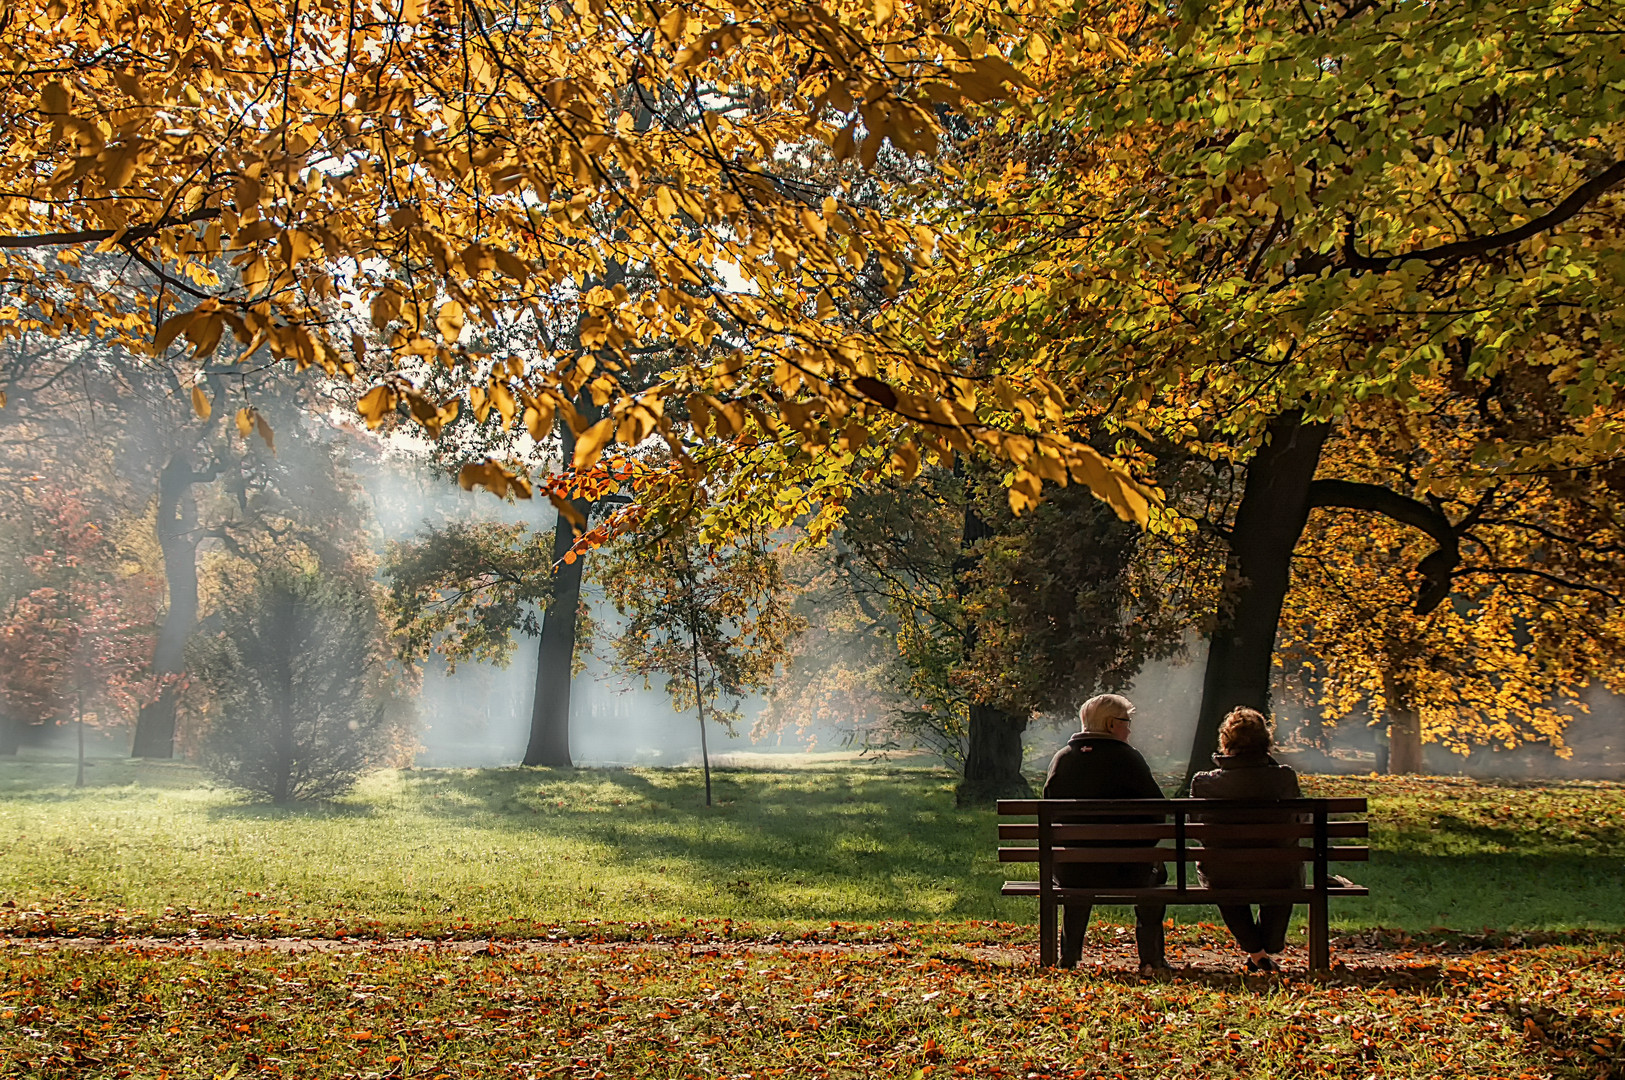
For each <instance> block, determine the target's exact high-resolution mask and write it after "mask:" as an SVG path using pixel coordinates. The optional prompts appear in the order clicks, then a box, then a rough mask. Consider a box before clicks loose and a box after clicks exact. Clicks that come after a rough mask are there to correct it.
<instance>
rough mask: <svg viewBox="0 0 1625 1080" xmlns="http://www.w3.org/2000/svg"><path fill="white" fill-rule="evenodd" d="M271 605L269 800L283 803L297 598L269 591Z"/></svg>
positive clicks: (287, 784) (290, 754) (290, 751)
mask: <svg viewBox="0 0 1625 1080" xmlns="http://www.w3.org/2000/svg"><path fill="white" fill-rule="evenodd" d="M271 603H272V604H274V605H275V608H274V609H273V611H272V617H271V619H269V620H267V622H268V625H269V626H270V628H271V635H272V642H273V644H272V649H273V652H272V656H273V657H274V660H273V665H274V667H273V670H272V673H271V677H272V678H273V679H274V680H275V684H274V685H275V686H276V687H277V690H278V691H279V692H278V694H277V703H276V717H275V720H274V723H275V724H276V766H275V768H276V775H275V777H273V779H272V785H271V800H272V801H273V802H275V803H276V804H277V805H278V806H286V805H287V804H288V803H289V802H291V801H292V800H293V769H294V758H295V756H296V754H297V746H298V739H297V738H296V737H295V736H296V735H297V733H296V732H295V731H294V722H295V717H294V701H293V655H292V650H293V630H294V623H295V621H296V620H297V611H296V607H297V602H296V601H295V600H294V598H293V597H292V596H291V595H289V594H288V593H286V592H283V591H282V590H277V591H276V592H275V593H273V594H272V600H271Z"/></svg>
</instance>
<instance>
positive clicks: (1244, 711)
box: [1219, 705, 1270, 754]
mask: <svg viewBox="0 0 1625 1080" xmlns="http://www.w3.org/2000/svg"><path fill="white" fill-rule="evenodd" d="M1269 748H1270V722H1269V721H1268V720H1266V719H1265V718H1264V714H1263V713H1261V712H1259V711H1258V710H1257V709H1249V708H1248V707H1247V706H1245V705H1238V706H1237V707H1236V708H1234V709H1231V710H1230V715H1228V716H1226V717H1225V718H1224V723H1222V724H1220V725H1219V752H1220V753H1222V754H1248V753H1252V754H1261V753H1264V752H1265V751H1267V750H1268V749H1269Z"/></svg>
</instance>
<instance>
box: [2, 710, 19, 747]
mask: <svg viewBox="0 0 1625 1080" xmlns="http://www.w3.org/2000/svg"><path fill="white" fill-rule="evenodd" d="M22 744H23V726H22V724H21V723H19V722H18V721H16V720H15V719H13V718H12V717H11V716H9V715H7V714H6V713H3V712H0V757H16V756H17V751H18V750H19V749H20V748H21V747H22Z"/></svg>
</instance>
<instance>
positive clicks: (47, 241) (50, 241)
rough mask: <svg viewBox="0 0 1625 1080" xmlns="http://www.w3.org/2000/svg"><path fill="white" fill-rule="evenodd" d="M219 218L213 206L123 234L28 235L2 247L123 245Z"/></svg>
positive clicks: (4, 239) (1, 242)
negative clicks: (116, 242)
mask: <svg viewBox="0 0 1625 1080" xmlns="http://www.w3.org/2000/svg"><path fill="white" fill-rule="evenodd" d="M219 216H220V211H219V210H218V209H216V208H213V207H207V206H200V207H198V208H197V209H196V210H193V211H192V212H191V213H190V214H185V215H182V216H181V217H178V218H172V217H166V218H159V219H158V220H157V221H155V222H153V223H152V224H150V225H141V226H138V227H136V228H133V229H125V230H123V232H122V235H121V234H120V230H118V229H80V230H79V231H77V232H56V233H29V234H26V235H23V236H0V248H41V247H66V246H69V245H72V244H89V243H100V242H101V241H103V240H111V239H112V238H113V237H115V236H117V237H119V240H120V242H121V243H122V242H125V241H135V240H146V239H149V238H150V237H153V236H156V235H158V233H160V232H162V231H163V230H164V229H173V228H175V227H176V226H177V225H192V224H195V223H196V222H199V221H211V220H213V219H214V218H217V217H219Z"/></svg>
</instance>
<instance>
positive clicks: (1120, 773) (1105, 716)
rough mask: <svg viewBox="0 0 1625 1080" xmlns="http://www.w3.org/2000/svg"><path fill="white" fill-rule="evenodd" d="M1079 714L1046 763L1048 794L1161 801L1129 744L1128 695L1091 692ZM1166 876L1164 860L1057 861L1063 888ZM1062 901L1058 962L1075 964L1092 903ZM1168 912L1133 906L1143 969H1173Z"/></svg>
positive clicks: (1139, 882) (1133, 818)
mask: <svg viewBox="0 0 1625 1080" xmlns="http://www.w3.org/2000/svg"><path fill="white" fill-rule="evenodd" d="M1078 719H1079V721H1080V722H1081V724H1082V728H1083V730H1081V731H1079V732H1078V733H1077V734H1076V735H1074V736H1072V738H1071V739H1070V740H1068V741H1067V744H1066V746H1064V747H1062V748H1061V750H1060V752H1058V753H1057V754H1056V755H1055V757H1054V759H1053V760H1052V761H1051V762H1050V763H1049V777H1048V778H1047V779H1046V780H1045V781H1044V798H1046V799H1160V798H1162V789H1161V788H1159V787H1157V782H1156V781H1155V780H1154V779H1152V777H1151V768H1150V766H1148V765H1146V763H1145V758H1143V757H1141V756H1140V752H1139V751H1138V750H1136V749H1134V747H1132V746H1130V745H1129V744H1128V739H1129V733H1130V731H1131V729H1132V725H1133V722H1134V705H1133V704H1132V703H1131V702H1130V701H1129V700H1128V698H1126V697H1123V696H1122V695H1120V694H1100V695H1099V696H1097V697H1092V698H1090V699H1089V700H1088V701H1085V702H1084V703H1083V705H1082V707H1080V708H1079V709H1078ZM1090 820H1091V821H1092V822H1097V823H1099V822H1144V823H1149V824H1155V823H1158V822H1161V821H1162V820H1163V818H1162V816H1161V815H1159V814H1152V815H1133V814H1129V815H1122V816H1117V817H1111V818H1100V817H1097V818H1091V819H1090ZM1130 843H1133V842H1132V841H1130ZM1075 846H1081V845H1075ZM1101 846H1108V845H1107V844H1106V843H1103V844H1102V845H1101ZM1167 880H1168V873H1167V870H1166V869H1165V868H1164V867H1163V866H1162V865H1161V864H1160V863H1060V864H1058V865H1057V866H1056V867H1055V883H1056V884H1057V885H1059V886H1060V887H1062V888H1063V889H1065V888H1073V889H1081V888H1091V889H1098V888H1102V887H1105V888H1112V887H1116V888H1124V889H1143V888H1148V887H1150V886H1152V885H1157V884H1161V883H1162V882H1164V881H1167ZM1064 905H1065V906H1064V909H1063V910H1064V916H1063V918H1062V922H1061V966H1062V967H1065V968H1069V967H1075V966H1076V965H1077V963H1078V959H1079V958H1080V957H1081V956H1082V955H1083V939H1084V935H1085V933H1086V932H1087V931H1088V929H1089V913H1090V910H1091V907H1092V905H1090V904H1085V903H1075V902H1073V901H1064ZM1166 910H1167V909H1166V907H1165V906H1164V905H1162V904H1141V905H1139V906H1137V907H1136V908H1135V909H1134V913H1135V922H1134V943H1135V945H1136V946H1137V947H1138V949H1139V954H1140V970H1141V972H1142V973H1146V974H1150V973H1153V972H1157V971H1165V970H1167V969H1168V962H1167V960H1166V959H1164V953H1163V937H1162V917H1163V912H1164V911H1166Z"/></svg>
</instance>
